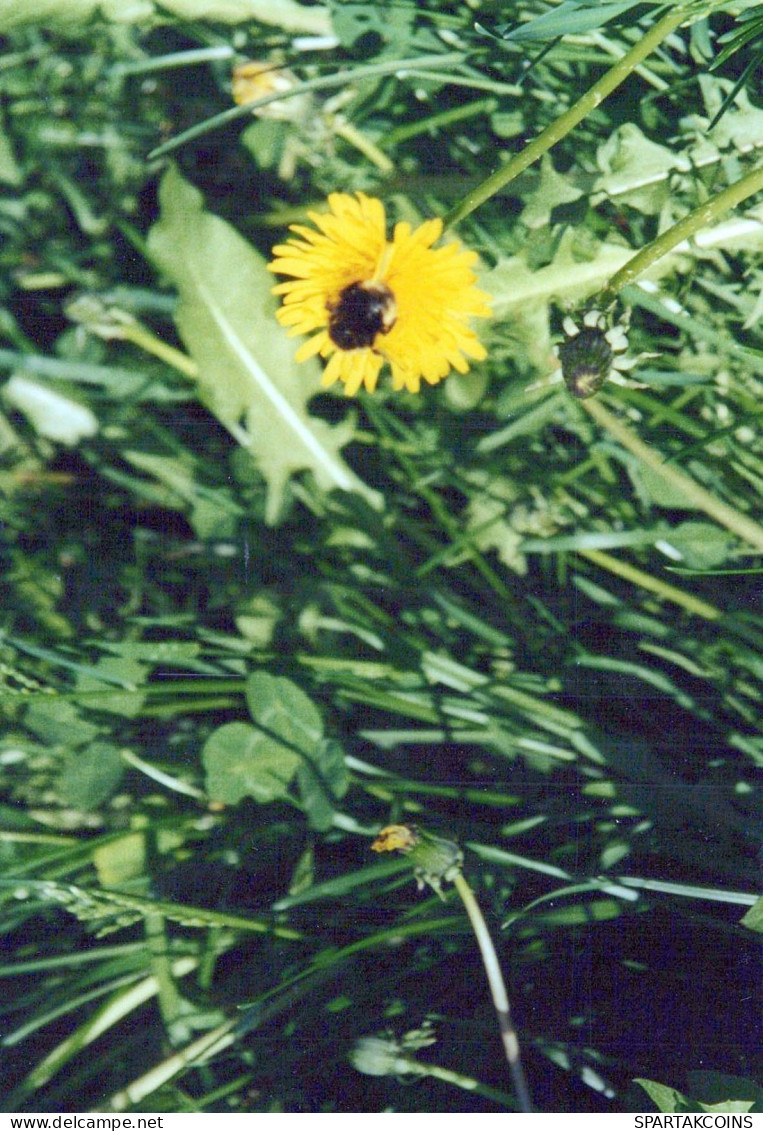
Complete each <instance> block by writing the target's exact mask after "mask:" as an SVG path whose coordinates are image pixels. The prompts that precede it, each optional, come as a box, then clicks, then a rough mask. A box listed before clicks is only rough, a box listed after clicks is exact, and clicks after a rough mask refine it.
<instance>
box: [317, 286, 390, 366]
mask: <svg viewBox="0 0 763 1131" xmlns="http://www.w3.org/2000/svg"><path fill="white" fill-rule="evenodd" d="M328 313H329V325H328V334H329V337H330V338H331V340H332V342H333V343H334V345H335V346H337V347H338V348H339V349H340V350H359V349H364V348H367V347H369V346H373V344H374V340H375V339H376V335H377V334H388V333H389V332H390V330H391V329H392V327H393V326H394V325H395V322H396V321H397V306H396V304H395V296H394V295H393V294H392V291H391V290H390V289H389V287H386V286H385V285H384V283H375V282H370V283H350V285H349V287H345V288H344V290H343V291H341V292H340V294H339V298H338V299H337V300H336V302H334V303H330V304H329V305H328Z"/></svg>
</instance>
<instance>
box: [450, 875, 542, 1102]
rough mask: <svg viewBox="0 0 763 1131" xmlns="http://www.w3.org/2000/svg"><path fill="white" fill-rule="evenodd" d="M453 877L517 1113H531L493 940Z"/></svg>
mask: <svg viewBox="0 0 763 1131" xmlns="http://www.w3.org/2000/svg"><path fill="white" fill-rule="evenodd" d="M452 878H453V884H454V886H455V889H456V891H457V892H458V894H459V895H460V897H461V902H462V903H463V905H464V907H465V909H466V914H467V915H468V916H469V921H470V923H471V925H472V928H473V930H474V934H475V937H476V939H477V945H478V946H479V948H480V954H481V955H482V963H483V965H484V967H485V973H486V974H487V980H488V982H489V984H490V993H491V995H492V998H493V1005H494V1006H495V1011H496V1013H497V1014H498V1024H499V1026H500V1029H501V1040H502V1041H503V1047H504V1050H505V1052H506V1060H507V1061H508V1063H509V1071H510V1072H511V1079H512V1082H513V1084H514V1090H515V1092H516V1094H517V1101H518V1103H519V1108H520V1111H523V1112H531V1111H532V1100H531V1099H530V1089H529V1088H528V1086H527V1079H526V1077H525V1073H524V1069H523V1067H522V1059H521V1056H520V1052H519V1038H518V1036H517V1031H516V1029H515V1028H514V1023H513V1021H512V1020H511V1006H510V1005H509V995H508V994H507V993H506V985H505V983H504V980H503V974H502V973H501V966H500V963H499V962H498V955H497V954H496V952H495V947H494V946H493V940H492V939H491V937H490V932H489V930H488V928H487V923H486V922H485V918H484V916H483V914H482V912H481V910H480V906H479V904H478V903H477V900H476V899H475V898H474V892H473V891H472V889H471V888H470V887H469V885H468V883H467V882H466V880H465V879H464V876H463V873H462V872H460V871H457V872H455V874H454V875H453V877H452Z"/></svg>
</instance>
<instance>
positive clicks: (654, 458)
mask: <svg viewBox="0 0 763 1131" xmlns="http://www.w3.org/2000/svg"><path fill="white" fill-rule="evenodd" d="M579 403H580V405H581V406H582V407H583V408H584V409H585V411H586V412H587V413H588V414H589V415H590V416H592V417H593V418H594V420H595V421H596V423H597V424H599V425H601V427H602V428H606V430H607V431H608V432H609V434H610V435H611V436H614V438H615V439H616V440H617V441H618V443H620V444H621V445H622V446H623V447H624V448H625V449H626V450H627V451H629V452H631V453H632V454H633V455H634V456H636V458H637V459H639V460H640V461H641V462H642V463H643V464H644V465H645V466H646V467H649V468H650V469H651V470H652V471H654V472H655V473H656V474H657V475H659V476H660V477H661V478H662V479H664V480H665V482H666V483H668V484H670V486H671V487H674V488H675V489H676V490H677V491H680V492H681V494H682V495H684V496H685V497H686V499H687V502H688V503H689V504H693V505H694V506H695V507H696V508H697V509H698V510H701V511H704V512H705V514H707V515H709V516H710V518H713V519H715V521H716V522H718V523H720V524H721V526H725V527H726V529H727V530H730V531H731V532H732V534H736V535H737V536H738V537H739V538H742V539H743V540H744V541H745V542H748V543H749V544H750V545H751V546H754V547H755V548H756V550H761V551H763V527H761V526H760V525H759V524H758V523H757V522H755V521H754V520H753V519H751V518H748V517H747V515H745V514H742V513H741V511H738V510H737V509H736V508H735V507H732V506H729V504H728V503H724V502H723V501H722V500H721V499H719V498H717V497H716V496H715V495H713V494H711V493H710V491H706V490H705V488H704V487H701V486H700V485H699V483H696V482H695V481H694V480H693V479H692V478H691V477H690V476H689V475H687V474H686V472H684V471H681V470H680V469H679V468H677V467H674V466H673V465H672V464H670V463H667V461H666V459H665V456H664V455H663V454H662V452H660V451H658V450H657V449H656V448H654V447H652V446H651V445H649V444H645V443H644V441H643V440H641V439H640V438H639V437H638V436H636V435H635V434H634V433H633V432H631V430H630V428H628V426H627V425H626V424H624V423H623V422H622V421H621V420H618V418H617V417H616V416H614V415H613V414H612V413H611V412H610V411H609V410H608V409H606V408H605V407H604V405H603V404H602V403H601V401H599V400H597V399H596V398H595V397H591V398H590V399H589V400H583V401H580V402H579Z"/></svg>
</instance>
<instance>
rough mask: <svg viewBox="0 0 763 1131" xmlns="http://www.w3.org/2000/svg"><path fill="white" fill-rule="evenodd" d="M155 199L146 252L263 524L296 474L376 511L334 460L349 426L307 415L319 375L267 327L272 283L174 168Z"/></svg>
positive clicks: (274, 325) (274, 515)
mask: <svg viewBox="0 0 763 1131" xmlns="http://www.w3.org/2000/svg"><path fill="white" fill-rule="evenodd" d="M159 199H160V205H161V218H160V219H159V221H158V222H157V223H156V224H154V226H153V228H152V229H151V231H150V233H149V237H148V247H149V253H150V255H151V256H152V258H153V259H154V261H155V262H156V264H157V266H158V267H159V268H160V269H161V270H162V271H163V272H164V274H165V275H167V276H168V278H169V279H171V280H172V282H173V284H174V285H175V287H176V288H177V290H178V294H179V303H178V306H177V310H176V314H175V317H176V322H177V326H178V330H179V332H180V335H181V337H182V339H183V341H184V342H185V345H186V347H187V349H188V350H189V352H190V353H191V355H192V357H193V359H194V360H195V361H196V363H197V365H198V368H199V376H198V389H199V397H200V399H201V400H202V401H203V403H204V404H205V405H206V406H207V407H208V408H209V409H210V411H211V412H212V413H213V414H214V415H215V416H216V417H217V419H218V420H219V421H220V422H221V423H222V424H223V425H225V427H226V428H228V430H229V431H230V432H231V433H232V434H233V435H234V436H235V437H236V439H238V440H239V442H240V443H241V444H242V446H243V447H245V448H246V449H247V450H248V451H249V452H250V453H251V455H252V457H253V458H254V460H255V462H256V463H257V466H258V467H259V469H260V471H261V472H262V474H263V475H264V477H265V479H266V482H267V486H268V498H267V507H266V521H267V522H269V523H271V524H272V523H275V522H276V521H277V519H278V517H279V514H280V513H281V511H282V509H283V503H284V494H285V490H286V487H287V484H288V481H289V479H290V478H291V476H292V475H294V474H295V472H298V471H303V470H309V471H311V472H312V473H313V475H314V476H315V479H316V481H317V483H318V485H319V486H320V487H322V488H324V489H325V490H327V491H328V490H332V489H334V488H339V489H340V490H343V491H360V492H362V493H363V494H365V495H366V496H367V497H368V498H369V499H372V500H374V501H375V502H378V497H377V496H376V495H375V494H374V492H372V491H370V489H369V488H367V487H366V486H365V485H364V484H363V483H362V482H361V480H360V479H358V477H357V476H356V475H355V474H354V473H353V472H352V471H351V470H350V468H349V467H347V465H346V464H345V463H344V461H343V460H342V459H341V457H340V456H339V455H338V452H339V449H340V448H342V447H343V446H344V445H345V444H347V443H348V442H349V441H350V440H351V439H352V436H353V433H354V420H353V419H352V418H348V419H347V420H345V421H343V422H342V423H341V424H338V425H336V426H333V427H332V426H330V425H329V424H327V423H326V422H325V421H323V420H318V419H316V418H315V417H311V416H310V415H309V413H308V411H307V402H308V401H309V400H310V398H311V397H312V396H314V395H315V393H317V392H318V391H319V389H320V368H319V366H318V364H317V363H316V362H312V363H303V364H300V365H298V364H297V362H296V361H295V360H294V352H295V345H294V343H293V342H292V341H291V340H290V339H289V338H287V336H286V333H285V332H284V330H283V329H282V328H281V327H280V326H279V324H278V322H277V321H276V319H275V309H276V303H275V300H274V299H273V296H272V294H271V291H272V287H273V285H274V279H273V277H272V276H271V275H270V274H269V273H268V271H267V270H266V269H265V260H264V259H263V257H262V256H261V255H260V254H259V252H257V251H256V250H255V249H254V248H253V247H252V246H251V245H250V244H248V243H247V242H246V240H244V239H243V238H242V237H241V236H240V235H239V234H238V233H237V232H236V231H235V229H233V228H232V227H231V226H230V225H229V224H227V223H225V221H224V220H221V219H220V218H219V217H217V216H214V215H212V214H211V213H209V212H205V210H204V206H203V201H202V197H201V194H200V193H199V192H198V191H197V190H196V189H195V188H193V186H192V185H190V184H188V182H187V181H185V180H184V179H183V178H182V177H181V175H180V173H179V172H178V171H177V170H176V169H175V168H174V167H172V168H170V169H169V171H168V172H167V173H166V174H165V176H164V178H163V180H162V184H161V188H160V193H159Z"/></svg>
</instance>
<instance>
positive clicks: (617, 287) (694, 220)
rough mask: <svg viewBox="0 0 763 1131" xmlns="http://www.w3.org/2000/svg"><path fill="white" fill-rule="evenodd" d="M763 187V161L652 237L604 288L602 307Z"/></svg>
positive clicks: (600, 301) (600, 299) (601, 300)
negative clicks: (669, 254)
mask: <svg viewBox="0 0 763 1131" xmlns="http://www.w3.org/2000/svg"><path fill="white" fill-rule="evenodd" d="M762 190H763V165H759V166H758V167H757V168H755V169H751V170H750V172H749V173H748V174H747V175H746V176H744V177H742V178H741V180H739V181H735V182H734V183H733V184H732V185H729V186H728V187H727V188H725V189H724V190H723V191H722V192H719V193H718V194H717V195H716V196H714V197H713V198H712V199H711V200H709V201H706V202H705V203H704V204H700V205H699V207H698V208H695V209H694V210H693V211H692V212H690V213H689V214H688V216H684V217H683V219H682V220H679V221H678V223H677V224H673V225H672V227H670V228H668V229H667V230H666V231H664V232H663V233H662V234H661V235H659V236H658V237H657V239H655V240H652V242H651V243H650V244H647V246H646V247H642V249H641V251H639V252H638V253H637V254H636V255H634V256H633V258H632V259H629V260H628V262H627V263H626V264H625V265H624V266H623V267H621V268H620V270H619V271H617V272H616V274H614V275H613V276H612V278H611V279H610V280H609V282H608V283H607V285H606V287H604V289H603V291H602V292H601V295H600V298H599V300H598V303H599V305H600V306H602V307H606V306H608V305H609V304H610V303H611V302H612V301H613V300H614V299H615V298H616V297H617V294H618V293H619V292H620V291H621V290H622V289H623V287H627V286H628V284H629V283H632V282H634V280H635V279H637V278H638V277H639V275H643V273H644V272H645V271H646V270H647V269H648V268H649V267H651V266H652V264H653V263H656V262H657V260H658V259H662V257H663V256H664V255H667V254H668V252H670V251H673V249H674V248H675V247H676V246H677V245H678V244H680V243H683V241H684V240H689V239H691V237H692V236H694V235H695V234H696V233H697V232H698V231H699V229H700V228H706V227H708V225H710V224H712V223H713V221H714V220H716V219H717V218H718V217H719V216H720V215H721V214H722V213H723V212H727V211H728V209H729V208H735V207H736V205H737V204H741V203H742V201H743V200H746V199H747V198H748V196H752V195H753V194H754V193H756V192H761V191H762Z"/></svg>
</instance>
